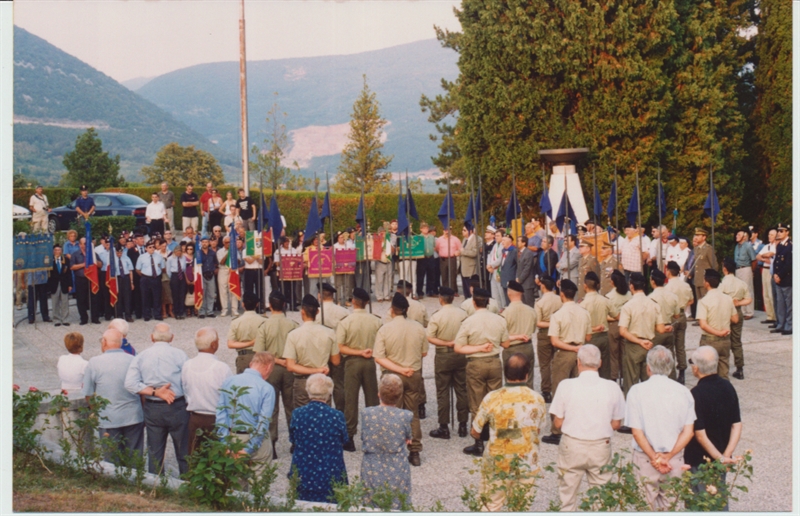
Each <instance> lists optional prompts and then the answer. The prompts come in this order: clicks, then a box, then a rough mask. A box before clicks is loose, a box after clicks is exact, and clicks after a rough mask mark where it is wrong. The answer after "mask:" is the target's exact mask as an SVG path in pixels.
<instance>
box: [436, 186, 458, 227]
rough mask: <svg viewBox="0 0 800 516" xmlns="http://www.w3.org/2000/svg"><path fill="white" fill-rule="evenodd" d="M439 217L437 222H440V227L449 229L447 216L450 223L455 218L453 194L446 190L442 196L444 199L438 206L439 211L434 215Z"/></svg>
mask: <svg viewBox="0 0 800 516" xmlns="http://www.w3.org/2000/svg"><path fill="white" fill-rule="evenodd" d="M436 216H437V217H438V218H439V222H441V223H442V227H443V228H444V229H448V230H449V229H450V228H449V227H448V225H447V222H448V220H447V219H448V218H449V219H450V222H451V224H452V221H453V220H455V218H456V209H455V207H454V206H453V194H452V193H450V192H447V193H446V194H445V196H444V200H443V201H442V206H441V208H439V213H438V214H437V215H436Z"/></svg>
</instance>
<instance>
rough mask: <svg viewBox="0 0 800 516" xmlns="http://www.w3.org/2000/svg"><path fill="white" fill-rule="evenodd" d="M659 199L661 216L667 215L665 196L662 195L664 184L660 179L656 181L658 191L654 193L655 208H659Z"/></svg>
mask: <svg viewBox="0 0 800 516" xmlns="http://www.w3.org/2000/svg"><path fill="white" fill-rule="evenodd" d="M659 199H661V206H660V208H661V216H662V217H664V216H666V215H667V196H666V195H664V186H663V185H662V184H661V181H659V182H658V193H657V194H656V210H658V209H659V205H658V200H659Z"/></svg>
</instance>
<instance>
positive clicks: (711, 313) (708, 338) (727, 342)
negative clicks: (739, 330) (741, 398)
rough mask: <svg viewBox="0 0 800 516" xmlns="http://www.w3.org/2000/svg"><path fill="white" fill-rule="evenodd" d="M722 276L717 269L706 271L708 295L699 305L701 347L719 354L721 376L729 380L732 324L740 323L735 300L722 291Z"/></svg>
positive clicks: (705, 286) (704, 285)
mask: <svg viewBox="0 0 800 516" xmlns="http://www.w3.org/2000/svg"><path fill="white" fill-rule="evenodd" d="M720 282H721V278H720V274H719V272H717V271H716V269H706V271H705V279H704V280H703V290H705V291H706V292H707V294H706V295H705V296H704V297H703V298H702V299H701V300H700V301H699V303H698V304H697V319H698V321H700V329H701V330H702V334H701V335H700V345H701V346H702V345H704V344H705V345H709V346H711V347H712V348H714V349H716V350H717V353H718V354H719V375H720V376H721V377H722V378H724V379H726V380H727V379H728V370H729V367H728V360H729V357H730V354H731V324H736V323H737V322H739V314H738V313H737V312H736V306H735V305H734V303H733V298H731V297H730V296H727V295H725V294H724V293H723V292H722V290H720V289H719V288H717V287H719V285H720Z"/></svg>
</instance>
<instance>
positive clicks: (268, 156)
mask: <svg viewBox="0 0 800 516" xmlns="http://www.w3.org/2000/svg"><path fill="white" fill-rule="evenodd" d="M275 96H276V98H277V96H278V93H277V92H276V93H275ZM281 116H283V118H286V116H287V115H286V113H282V114H281ZM266 122H267V127H270V132H269V134H268V135H267V137H266V138H264V148H263V149H259V148H258V146H257V145H253V148H252V150H251V154H253V156H254V159H253V160H251V161H250V170H252V171H253V174H254V175H257V176H258V177H259V179H260V180H261V181H262V182H263V184H264V186H265V188H273V189H278V188H287V185H292V186H294V187H297V186H302V185H303V184H304V183H303V181H302V179H298V178H295V174H293V173H292V170H291V169H290V168H289V167H286V166H284V165H283V161H284V159H285V158H286V154H285V153H284V149H285V148H286V147H287V145H288V144H289V138H288V136H287V135H286V125H285V124H282V123H281V122H280V121H279V120H278V103H277V102H275V103H273V104H272V108H270V110H269V111H268V112H267V118H266ZM292 164H293V165H294V167H295V168H296V169H297V168H299V167H298V165H297V161H295V162H293V163H292ZM293 189H299V188H293Z"/></svg>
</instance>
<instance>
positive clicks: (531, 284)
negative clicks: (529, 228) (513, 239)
mask: <svg viewBox="0 0 800 516" xmlns="http://www.w3.org/2000/svg"><path fill="white" fill-rule="evenodd" d="M526 240H527V239H526V238H525V237H519V238H518V239H517V248H518V249H519V252H518V254H517V278H516V280H517V282H518V283H520V284H521V285H522V288H523V292H522V302H523V303H525V304H526V305H528V306H530V307H531V308H533V304H534V303H535V302H536V254H537V253H534V252H533V251H531V250H530V249H528V247H527V245H526Z"/></svg>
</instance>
